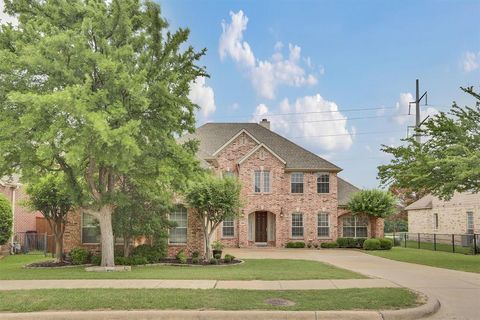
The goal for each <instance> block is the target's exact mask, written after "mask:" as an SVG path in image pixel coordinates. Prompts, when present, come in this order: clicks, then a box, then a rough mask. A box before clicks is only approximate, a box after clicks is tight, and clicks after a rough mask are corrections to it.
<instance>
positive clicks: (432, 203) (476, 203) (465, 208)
mask: <svg viewBox="0 0 480 320" xmlns="http://www.w3.org/2000/svg"><path fill="white" fill-rule="evenodd" d="M405 210H407V212H408V232H410V233H436V234H472V233H477V234H478V233H480V193H467V192H464V193H456V194H455V195H454V196H453V197H452V199H450V200H449V201H443V200H440V199H438V198H437V197H434V196H432V195H427V196H425V197H423V198H421V199H419V200H418V201H416V202H414V203H412V204H411V205H409V206H408V207H406V208H405Z"/></svg>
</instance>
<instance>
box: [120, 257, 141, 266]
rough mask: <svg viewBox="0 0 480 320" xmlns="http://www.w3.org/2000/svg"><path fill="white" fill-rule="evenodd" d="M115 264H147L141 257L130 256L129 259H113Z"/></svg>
mask: <svg viewBox="0 0 480 320" xmlns="http://www.w3.org/2000/svg"><path fill="white" fill-rule="evenodd" d="M115 264H117V265H120V266H138V265H143V264H148V260H147V258H145V257H141V256H131V257H127V258H125V257H115Z"/></svg>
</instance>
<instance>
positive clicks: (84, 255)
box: [69, 248, 90, 265]
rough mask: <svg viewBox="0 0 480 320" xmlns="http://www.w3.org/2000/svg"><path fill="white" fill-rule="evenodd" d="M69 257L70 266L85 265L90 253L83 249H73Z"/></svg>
mask: <svg viewBox="0 0 480 320" xmlns="http://www.w3.org/2000/svg"><path fill="white" fill-rule="evenodd" d="M69 256H70V261H71V262H72V264H77V265H78V264H86V263H87V262H88V260H89V258H90V252H89V251H88V250H87V249H84V248H73V249H72V250H71V251H70V253H69Z"/></svg>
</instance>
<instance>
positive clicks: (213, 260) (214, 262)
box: [210, 258, 218, 264]
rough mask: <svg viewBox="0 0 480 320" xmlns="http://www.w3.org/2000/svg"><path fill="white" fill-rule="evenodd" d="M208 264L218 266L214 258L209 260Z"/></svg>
mask: <svg viewBox="0 0 480 320" xmlns="http://www.w3.org/2000/svg"><path fill="white" fill-rule="evenodd" d="M210 264H218V260H217V259H215V258H212V259H210Z"/></svg>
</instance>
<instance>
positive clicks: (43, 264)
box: [25, 260, 72, 268]
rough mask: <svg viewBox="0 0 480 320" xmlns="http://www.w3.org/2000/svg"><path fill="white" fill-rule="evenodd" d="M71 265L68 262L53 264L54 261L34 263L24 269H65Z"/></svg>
mask: <svg viewBox="0 0 480 320" xmlns="http://www.w3.org/2000/svg"><path fill="white" fill-rule="evenodd" d="M71 265H72V264H71V263H70V262H68V261H63V262H55V261H54V260H50V261H42V262H34V263H30V264H28V265H26V266H25V268H56V267H67V266H71Z"/></svg>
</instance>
